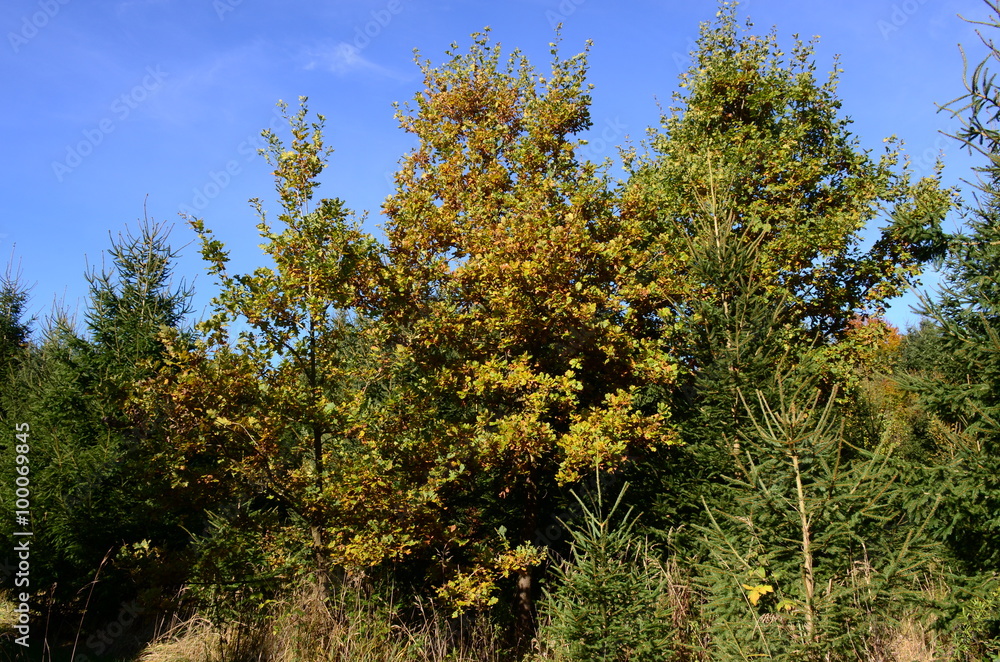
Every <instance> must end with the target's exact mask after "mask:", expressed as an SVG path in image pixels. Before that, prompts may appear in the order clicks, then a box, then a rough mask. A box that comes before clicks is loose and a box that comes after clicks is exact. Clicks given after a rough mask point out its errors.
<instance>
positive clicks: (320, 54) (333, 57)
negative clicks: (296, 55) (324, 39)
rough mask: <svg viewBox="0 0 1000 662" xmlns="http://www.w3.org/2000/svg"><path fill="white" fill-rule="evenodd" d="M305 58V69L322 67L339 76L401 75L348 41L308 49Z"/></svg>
mask: <svg viewBox="0 0 1000 662" xmlns="http://www.w3.org/2000/svg"><path fill="white" fill-rule="evenodd" d="M304 59H305V64H304V68H305V69H321V70H325V71H330V72H332V73H335V74H337V75H338V76H344V75H347V74H352V73H365V74H369V75H371V74H374V75H377V76H386V77H388V78H397V79H398V78H399V77H400V76H399V75H398V74H396V73H395V72H393V71H392V70H390V69H387V68H386V67H383V66H381V65H379V64H375V63H374V62H372V61H371V60H369V59H368V58H366V57H365V56H364V55H362V54H361V49H360V48H358V47H357V46H355V45H354V44H350V43H348V42H346V41H341V42H338V43H336V44H334V45H332V46H322V47H319V48H313V49H309V50H307V51H306V53H305V58H304Z"/></svg>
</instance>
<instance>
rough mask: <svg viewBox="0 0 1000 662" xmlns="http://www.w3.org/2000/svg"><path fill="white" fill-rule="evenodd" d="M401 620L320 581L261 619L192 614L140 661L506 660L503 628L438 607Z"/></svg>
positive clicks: (356, 592)
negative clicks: (325, 589)
mask: <svg viewBox="0 0 1000 662" xmlns="http://www.w3.org/2000/svg"><path fill="white" fill-rule="evenodd" d="M414 609H415V613H416V618H410V619H406V620H404V619H402V618H401V617H400V615H399V611H398V609H397V608H396V607H395V606H394V605H393V604H391V602H390V603H386V602H384V601H381V600H378V599H375V598H373V597H372V596H371V595H369V594H368V593H367V592H366V591H365V590H364V589H363V587H362V586H361V585H360V583H353V584H347V585H342V586H339V587H338V588H336V589H334V590H332V591H330V592H329V593H328V594H327V595H323V594H322V592H321V591H320V590H319V589H318V587H317V586H315V585H309V586H305V587H302V588H300V589H299V590H298V591H296V592H295V593H293V594H290V595H289V596H288V597H287V598H286V599H285V600H283V601H280V602H278V603H276V604H275V605H273V607H272V608H271V609H270V611H269V613H268V614H266V615H265V617H263V618H260V619H257V621H256V622H255V623H230V624H225V625H222V624H216V623H211V622H209V621H208V620H206V619H204V618H200V617H195V618H192V619H190V620H188V621H186V622H184V623H182V624H180V625H179V626H177V627H174V628H173V629H171V630H170V631H169V632H167V633H165V634H164V635H163V636H161V637H159V638H158V639H157V640H156V641H155V642H154V643H152V644H151V645H150V646H149V647H147V649H146V650H145V651H144V652H143V654H142V656H141V657H140V658H139V662H348V661H350V662H446V661H447V662H500V660H501V659H503V658H502V653H501V650H502V647H501V646H500V645H499V637H498V635H497V632H496V631H495V630H493V629H491V628H490V626H488V625H485V624H482V625H477V626H473V627H472V629H471V631H466V630H464V629H463V627H462V625H463V623H462V622H461V621H453V620H451V619H448V618H446V617H445V616H443V615H442V614H441V613H440V612H438V611H437V610H435V609H433V608H429V607H426V606H422V605H419V604H418V605H415V607H414Z"/></svg>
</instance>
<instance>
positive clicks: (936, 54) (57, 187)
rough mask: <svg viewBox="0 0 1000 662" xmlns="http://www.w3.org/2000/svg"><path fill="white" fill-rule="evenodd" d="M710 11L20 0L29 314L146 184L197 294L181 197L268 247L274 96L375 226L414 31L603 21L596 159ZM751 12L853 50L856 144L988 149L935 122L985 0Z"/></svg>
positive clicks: (672, 68) (438, 44)
mask: <svg viewBox="0 0 1000 662" xmlns="http://www.w3.org/2000/svg"><path fill="white" fill-rule="evenodd" d="M715 10H716V4H715V2H713V1H710V0H689V1H687V2H678V1H675V0H661V1H659V2H653V1H644V0H640V1H636V2H621V1H620V2H613V1H611V0H506V1H504V2H499V1H498V0H489V1H487V0H440V1H439V0H371V1H369V0H361V1H353V2H347V1H337V2H333V1H305V0H285V1H284V2H277V1H275V0H121V1H117V2H116V1H104V0H7V1H6V2H5V3H3V7H2V8H0V25H2V26H3V43H2V44H0V53H2V55H0V62H2V71H3V76H4V80H5V83H6V84H5V88H6V89H7V90H8V96H7V102H6V103H4V104H3V105H2V107H0V117H2V122H0V126H3V127H4V143H5V145H6V148H7V154H8V156H7V158H6V159H4V161H3V162H2V164H0V181H2V186H3V187H4V190H3V191H2V193H3V196H2V200H3V215H2V216H0V258H2V260H3V262H5V263H6V262H7V261H8V259H9V258H10V257H11V256H13V259H14V261H15V262H19V263H20V267H21V270H22V272H23V278H24V280H25V281H27V282H28V283H31V284H33V289H32V302H31V303H32V310H33V311H34V312H35V313H36V314H38V315H39V316H44V315H45V314H46V313H47V312H48V310H49V309H50V308H51V306H52V303H53V301H60V302H62V305H63V306H65V307H66V308H67V309H68V310H69V311H70V312H71V313H73V312H76V313H77V315H78V316H82V312H83V308H84V305H85V304H84V300H85V299H84V298H85V295H86V292H87V283H86V281H85V279H84V276H83V275H84V272H85V270H86V268H87V265H88V264H89V265H91V266H93V265H98V266H99V265H100V264H101V256H102V251H103V250H104V249H106V248H107V247H108V246H109V244H110V239H109V232H111V233H114V234H117V233H119V232H121V231H123V230H125V229H126V226H127V225H129V224H131V225H133V226H134V224H135V222H136V221H137V219H139V218H141V217H142V215H143V205H144V204H145V206H146V213H147V214H148V215H149V216H150V217H151V218H153V219H154V220H158V221H168V222H172V223H174V226H175V227H174V231H173V234H172V243H173V244H174V245H175V246H184V245H187V247H186V248H184V250H183V253H184V255H183V258H182V259H181V260H180V262H179V263H178V266H177V270H178V274H179V275H181V276H185V277H186V278H187V279H188V280H193V282H194V286H195V289H196V290H197V292H198V295H197V297H196V306H197V308H198V310H199V313H200V312H201V311H202V310H203V309H204V307H205V305H206V304H207V302H208V300H209V298H210V296H211V295H212V290H213V286H212V282H211V280H210V279H209V278H208V277H207V276H205V275H204V271H203V268H202V265H201V263H200V259H199V257H198V255H197V250H196V245H195V244H194V243H191V242H193V239H194V235H193V233H192V232H191V230H190V229H189V228H188V227H187V226H186V225H185V224H184V223H183V222H182V221H181V220H180V219H179V217H178V212H179V211H182V210H188V211H193V212H195V213H197V214H198V215H199V216H201V217H203V218H204V219H205V222H206V224H207V225H208V226H209V227H210V228H212V229H214V230H215V231H216V234H217V236H218V237H219V238H220V239H222V240H223V241H224V242H225V243H226V244H227V246H228V247H229V248H230V249H231V251H232V256H233V259H234V266H235V268H237V269H239V270H250V269H252V268H253V267H255V266H257V265H259V264H261V262H262V261H261V258H260V251H259V249H258V247H257V244H258V243H259V240H258V237H257V235H256V230H255V224H256V219H255V217H254V215H253V212H252V210H251V209H250V207H249V205H248V204H247V200H248V199H249V198H252V197H260V198H262V199H263V200H264V201H265V208H267V209H270V210H275V209H276V208H277V205H276V203H274V196H273V182H272V178H271V175H270V173H269V170H268V168H267V165H266V163H264V161H263V159H262V158H260V157H258V156H256V154H255V149H256V147H258V146H260V144H261V143H260V137H259V135H260V131H261V130H262V129H264V128H266V127H268V126H271V127H272V128H279V127H281V126H282V124H281V123H280V121H279V118H278V117H277V115H276V114H275V110H276V109H275V103H276V102H277V101H278V100H279V99H284V100H286V101H288V102H289V103H290V104H291V105H292V106H293V108H294V107H295V105H296V99H297V98H298V97H299V96H302V95H306V96H308V97H309V99H310V102H309V105H310V108H311V110H313V111H315V112H320V113H323V114H325V115H326V116H327V131H326V138H327V141H328V144H330V145H331V146H332V147H334V149H335V150H336V151H335V153H334V155H333V158H332V162H331V165H330V167H329V168H328V169H327V171H326V172H325V173H324V175H323V188H322V190H321V192H320V194H321V195H322V196H324V197H340V198H343V199H345V200H346V202H347V203H348V205H349V206H350V207H351V208H352V209H354V210H356V211H357V212H358V213H359V214H360V213H363V212H365V211H367V212H368V215H367V218H366V220H365V225H366V226H367V227H368V228H369V229H370V230H372V231H376V232H377V228H378V226H379V224H380V223H381V219H380V214H379V208H380V205H381V202H382V200H384V198H385V197H386V196H387V195H388V194H389V193H390V192H391V190H392V185H391V177H392V173H393V172H394V170H395V168H396V164H397V162H398V160H399V158H400V157H401V156H402V155H403V154H404V153H405V152H406V151H407V150H408V149H409V148H410V147H411V146H412V142H411V139H410V138H409V137H408V136H407V135H406V134H404V133H403V132H402V130H400V129H399V128H398V125H397V123H396V121H395V120H394V119H393V107H392V103H393V102H394V101H399V102H405V101H407V100H409V99H411V98H412V97H413V95H414V93H415V92H416V91H417V90H418V89H420V87H421V84H420V76H419V70H418V69H417V67H416V65H415V64H414V63H413V49H414V48H416V49H419V51H420V53H421V56H422V57H426V58H429V59H431V61H432V62H434V63H440V62H442V61H443V60H444V59H445V57H444V51H445V50H446V49H447V48H448V46H449V45H450V44H451V42H458V43H459V44H460V46H462V47H464V46H465V45H467V44H468V43H469V42H470V38H469V35H470V33H472V32H475V31H478V30H481V29H482V28H483V27H485V26H490V27H491V28H492V31H493V37H494V39H495V40H497V41H500V42H501V43H503V44H504V46H505V47H507V48H514V47H517V48H520V49H521V50H522V51H524V52H525V53H526V54H527V55H528V56H529V57H530V58H531V60H532V62H533V63H534V64H535V65H536V67H538V68H539V69H542V68H543V67H544V66H545V65H546V64H547V62H548V59H549V56H548V44H549V42H551V41H552V40H553V36H554V32H553V25H554V24H555V23H556V22H559V21H561V22H562V23H563V24H564V29H563V44H562V53H563V54H564V55H571V54H573V53H576V52H578V51H580V50H582V48H583V45H584V42H585V40H587V39H592V40H593V41H594V46H593V50H592V55H591V58H590V62H591V73H590V82H591V83H593V84H594V86H595V89H594V91H593V99H594V105H593V107H592V116H593V120H594V128H593V130H592V132H591V136H590V137H591V139H592V145H591V146H590V147H589V148H588V151H587V152H586V153H587V154H588V155H590V156H592V157H594V158H595V159H598V160H599V159H601V158H603V157H605V156H613V155H614V154H615V150H614V145H616V144H620V143H623V142H624V141H625V140H626V138H629V139H631V140H632V141H638V140H641V139H642V137H643V135H644V132H645V129H646V127H647V126H650V125H656V124H657V123H658V120H659V109H658V107H657V101H658V100H659V101H660V102H663V103H664V105H667V104H668V103H669V100H670V97H671V95H672V93H673V92H674V91H675V90H676V87H677V85H676V83H677V76H678V74H679V73H680V72H681V71H682V70H683V69H685V68H686V67H687V65H688V63H689V62H690V59H689V57H688V54H689V52H690V50H691V49H692V48H693V47H694V39H695V38H696V37H697V35H698V25H699V22H701V21H704V20H710V19H711V18H712V16H713V15H714V13H715ZM740 11H741V14H743V15H749V16H750V17H751V18H752V19H753V21H754V23H755V24H756V29H757V30H758V31H760V32H766V31H768V30H769V29H770V28H771V26H775V27H776V28H777V30H778V35H779V39H780V40H781V42H782V43H783V44H790V42H791V38H792V35H793V34H796V33H797V34H799V35H801V36H802V37H804V38H808V37H811V36H813V35H819V36H820V42H819V44H818V48H817V64H818V69H819V71H820V72H823V71H828V70H829V69H830V68H831V67H832V64H833V57H834V55H835V54H840V66H841V68H842V69H843V70H844V72H843V74H842V75H841V79H840V80H841V82H840V88H839V89H840V94H841V97H842V99H843V111H844V114H846V115H847V116H849V117H850V118H851V119H852V120H853V121H854V124H853V133H854V134H855V135H856V136H857V137H858V139H859V141H860V144H861V145H862V146H863V147H865V148H869V149H873V150H876V151H879V150H881V148H882V139H883V138H884V137H886V136H889V135H893V134H895V135H897V136H899V137H900V138H902V139H903V140H904V141H905V142H906V145H907V151H908V152H909V153H910V154H911V156H912V158H913V160H914V162H915V166H916V169H917V170H918V171H921V172H924V173H927V174H929V173H930V172H931V169H932V165H933V161H934V159H935V158H936V157H937V155H938V154H939V153H940V154H943V158H944V161H945V164H946V166H947V168H946V173H945V180H946V182H948V183H950V184H955V185H959V184H960V181H961V180H962V179H963V178H965V179H968V178H970V177H971V176H972V175H971V170H970V168H971V167H972V166H974V165H977V164H978V163H979V162H980V161H979V160H978V159H974V158H970V157H969V156H967V155H966V154H965V153H964V152H962V151H961V150H960V149H959V148H958V147H957V145H956V143H954V142H953V141H951V140H950V139H947V138H944V137H942V136H941V135H940V134H939V133H938V132H939V131H940V130H949V129H952V130H953V129H954V128H955V126H956V123H955V121H954V120H953V119H951V118H950V117H949V116H948V115H947V114H945V113H938V112H936V111H937V107H936V104H940V103H944V102H946V101H948V100H950V99H952V98H954V97H956V96H958V95H959V94H960V93H961V91H962V87H961V75H962V60H961V56H960V54H959V50H958V44H959V43H962V44H965V45H966V46H967V47H968V51H969V52H970V55H971V56H972V59H975V57H976V56H977V55H979V54H981V52H982V48H981V47H980V46H979V45H978V41H977V38H976V36H975V34H974V31H973V28H972V26H970V25H968V24H966V23H964V22H963V21H961V20H960V19H959V18H958V16H957V15H958V14H962V15H964V16H966V17H968V18H978V19H983V18H985V17H986V15H987V12H988V9H987V7H986V5H985V4H984V3H983V2H982V1H981V0H844V1H841V2H830V1H820V0H749V1H747V2H744V3H743V4H742V6H741V9H740ZM965 188H968V187H967V186H966V187H965ZM955 222H957V220H952V221H949V227H954V223H955ZM927 281H928V283H930V282H932V279H930V278H929V279H927ZM913 302H914V299H913V297H907V298H905V299H904V300H902V301H900V302H898V303H896V304H895V305H894V306H893V307H892V308H891V310H890V314H889V318H890V320H891V321H893V322H895V323H897V324H900V325H904V326H905V325H906V324H908V323H912V322H913V321H914V319H915V318H914V317H913V316H912V315H911V314H910V313H909V306H910V305H911V304H912V303H913Z"/></svg>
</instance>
